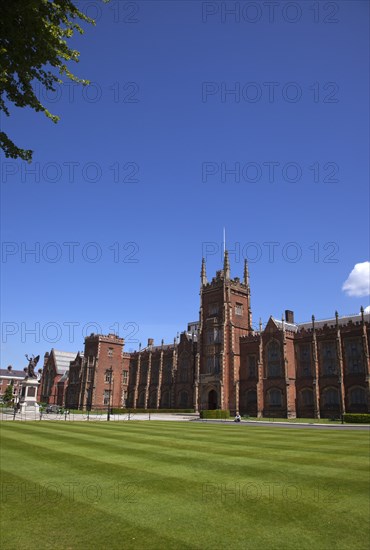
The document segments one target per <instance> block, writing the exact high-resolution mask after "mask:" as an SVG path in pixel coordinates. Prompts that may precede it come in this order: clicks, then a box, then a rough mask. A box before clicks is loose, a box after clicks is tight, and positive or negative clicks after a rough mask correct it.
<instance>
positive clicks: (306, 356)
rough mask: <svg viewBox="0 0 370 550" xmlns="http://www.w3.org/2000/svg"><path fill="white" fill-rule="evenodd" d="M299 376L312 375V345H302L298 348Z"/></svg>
mask: <svg viewBox="0 0 370 550" xmlns="http://www.w3.org/2000/svg"><path fill="white" fill-rule="evenodd" d="M298 361H299V371H298V373H299V376H303V377H304V376H310V375H311V346H310V344H301V345H300V346H299V347H298Z"/></svg>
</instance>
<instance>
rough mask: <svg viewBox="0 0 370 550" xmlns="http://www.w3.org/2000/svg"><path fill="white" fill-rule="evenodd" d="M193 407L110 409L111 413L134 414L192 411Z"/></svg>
mask: <svg viewBox="0 0 370 550" xmlns="http://www.w3.org/2000/svg"><path fill="white" fill-rule="evenodd" d="M193 412H194V409H117V408H113V409H111V413H112V414H129V413H130V414H136V413H145V414H149V413H193Z"/></svg>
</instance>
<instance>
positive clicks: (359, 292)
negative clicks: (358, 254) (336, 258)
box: [342, 262, 370, 296]
mask: <svg viewBox="0 0 370 550" xmlns="http://www.w3.org/2000/svg"><path fill="white" fill-rule="evenodd" d="M342 290H343V291H344V292H345V293H346V294H348V296H369V295H370V262H362V263H360V264H356V265H355V267H354V268H353V269H352V271H351V273H350V274H349V276H348V279H347V280H346V281H344V283H343V286H342Z"/></svg>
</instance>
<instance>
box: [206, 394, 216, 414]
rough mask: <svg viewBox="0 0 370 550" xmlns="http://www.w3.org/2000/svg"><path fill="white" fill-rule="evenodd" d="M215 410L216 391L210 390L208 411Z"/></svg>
mask: <svg viewBox="0 0 370 550" xmlns="http://www.w3.org/2000/svg"><path fill="white" fill-rule="evenodd" d="M215 409H217V392H216V390H211V391H210V392H209V394H208V410H211V411H213V410H215Z"/></svg>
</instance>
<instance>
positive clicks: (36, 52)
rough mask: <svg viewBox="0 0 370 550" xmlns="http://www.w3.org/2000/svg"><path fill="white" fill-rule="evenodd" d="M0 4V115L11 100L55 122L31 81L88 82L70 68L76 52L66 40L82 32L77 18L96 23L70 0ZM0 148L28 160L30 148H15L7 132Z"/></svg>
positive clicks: (50, 84) (49, 85)
mask: <svg viewBox="0 0 370 550" xmlns="http://www.w3.org/2000/svg"><path fill="white" fill-rule="evenodd" d="M103 1H107V0H103ZM0 4H1V15H0V114H1V112H3V113H4V114H5V115H6V116H9V114H10V113H9V108H8V107H9V104H10V103H12V104H14V105H15V106H16V107H30V108H31V109H34V110H35V111H41V112H43V113H44V114H45V115H46V116H47V117H48V118H50V119H51V120H52V121H53V122H54V123H56V122H58V120H59V117H58V116H56V115H53V114H52V113H50V112H49V111H48V109H47V108H46V107H45V106H44V105H42V103H41V102H40V101H39V99H38V98H37V97H36V94H35V91H34V87H33V86H34V84H35V82H36V81H38V82H39V83H40V84H41V85H42V86H44V87H45V89H46V90H51V91H55V85H56V84H60V83H62V82H63V81H62V79H61V77H64V78H67V79H70V80H73V81H74V82H78V83H80V84H82V85H86V84H88V83H89V82H88V81H87V80H82V79H80V78H77V77H76V76H75V75H74V74H72V73H71V72H70V70H69V69H68V66H67V64H68V63H69V62H70V61H75V62H78V60H79V52H78V51H77V50H73V49H71V48H69V46H68V44H67V41H68V39H69V38H71V37H72V36H73V35H74V33H75V32H78V33H80V34H83V32H84V31H83V29H82V27H81V26H80V24H79V22H81V21H85V22H87V23H91V24H95V22H94V20H93V19H91V18H89V17H87V16H86V15H85V14H84V13H82V12H81V11H80V10H79V9H78V8H77V7H76V6H75V5H74V3H73V2H72V1H71V0H0ZM0 148H1V149H2V150H3V151H4V153H5V156H6V157H10V158H21V159H23V160H26V161H28V162H30V161H31V160H32V151H31V150H30V149H21V148H20V147H18V146H17V145H16V144H15V143H13V141H12V140H11V139H10V138H9V137H8V135H7V134H6V133H5V132H0Z"/></svg>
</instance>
